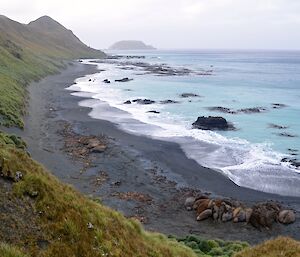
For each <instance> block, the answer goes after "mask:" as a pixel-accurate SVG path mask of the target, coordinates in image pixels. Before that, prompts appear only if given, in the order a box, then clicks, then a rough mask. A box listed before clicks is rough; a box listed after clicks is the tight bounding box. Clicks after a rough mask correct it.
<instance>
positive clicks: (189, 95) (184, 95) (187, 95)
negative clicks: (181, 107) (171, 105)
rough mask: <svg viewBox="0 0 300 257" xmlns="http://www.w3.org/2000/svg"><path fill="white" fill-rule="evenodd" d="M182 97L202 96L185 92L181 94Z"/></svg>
mask: <svg viewBox="0 0 300 257" xmlns="http://www.w3.org/2000/svg"><path fill="white" fill-rule="evenodd" d="M180 97H182V98H188V97H200V95H197V94H193V93H183V94H181V95H180Z"/></svg>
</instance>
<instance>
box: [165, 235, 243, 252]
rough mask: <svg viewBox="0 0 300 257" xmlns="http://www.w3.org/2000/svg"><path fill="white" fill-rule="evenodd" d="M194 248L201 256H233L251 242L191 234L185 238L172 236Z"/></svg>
mask: <svg viewBox="0 0 300 257" xmlns="http://www.w3.org/2000/svg"><path fill="white" fill-rule="evenodd" d="M171 238H174V239H175V240H177V241H178V242H181V243H183V244H184V245H186V246H188V247H190V248H191V249H193V251H194V252H195V253H196V254H197V256H199V257H215V256H222V257H232V256H233V255H234V254H235V253H237V252H240V251H241V250H243V249H245V248H248V247H249V244H248V243H246V242H238V241H234V242H233V241H223V240H219V239H216V240H207V239H203V238H200V237H198V236H194V235H190V236H186V237H183V238H176V237H171Z"/></svg>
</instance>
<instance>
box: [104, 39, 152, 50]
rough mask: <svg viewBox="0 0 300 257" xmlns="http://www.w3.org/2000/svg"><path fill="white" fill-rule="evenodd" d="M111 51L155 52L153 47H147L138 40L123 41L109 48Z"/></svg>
mask: <svg viewBox="0 0 300 257" xmlns="http://www.w3.org/2000/svg"><path fill="white" fill-rule="evenodd" d="M109 49H110V50H155V49H156V48H154V47H153V46H151V45H146V44H145V43H144V42H142V41H138V40H122V41H118V42H116V43H114V44H113V45H112V46H110V47H109Z"/></svg>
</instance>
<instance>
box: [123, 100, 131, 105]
mask: <svg viewBox="0 0 300 257" xmlns="http://www.w3.org/2000/svg"><path fill="white" fill-rule="evenodd" d="M123 104H131V101H130V100H127V101H125V102H124V103H123Z"/></svg>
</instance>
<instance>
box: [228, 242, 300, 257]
mask: <svg viewBox="0 0 300 257" xmlns="http://www.w3.org/2000/svg"><path fill="white" fill-rule="evenodd" d="M234 257H300V242H299V241H295V240H293V239H291V238H286V237H279V238H277V239H275V240H270V241H266V242H265V243H263V244H260V245H258V246H256V247H253V248H249V249H246V250H244V251H242V252H240V253H238V254H236V255H235V256H234Z"/></svg>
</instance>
